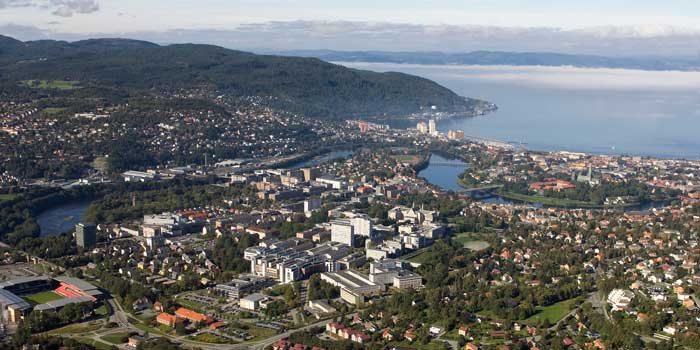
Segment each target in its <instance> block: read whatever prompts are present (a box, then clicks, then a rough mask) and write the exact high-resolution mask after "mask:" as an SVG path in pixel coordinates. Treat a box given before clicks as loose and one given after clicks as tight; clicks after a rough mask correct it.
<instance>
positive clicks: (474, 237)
mask: <svg viewBox="0 0 700 350" xmlns="http://www.w3.org/2000/svg"><path fill="white" fill-rule="evenodd" d="M485 235H486V234H485V233H476V232H462V233H459V234H456V235H454V236H453V237H452V239H453V240H455V241H456V242H459V243H461V244H462V245H463V246H464V248H467V249H471V250H476V251H480V250H484V249H486V248H488V247H489V242H486V241H485V240H484V236H485Z"/></svg>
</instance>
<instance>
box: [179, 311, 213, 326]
mask: <svg viewBox="0 0 700 350" xmlns="http://www.w3.org/2000/svg"><path fill="white" fill-rule="evenodd" d="M175 315H176V316H178V317H182V318H184V319H186V320H188V321H190V322H202V323H207V324H209V323H212V322H213V320H212V319H211V317H209V316H207V315H203V314H200V313H199V312H195V311H192V310H190V309H186V308H184V307H181V308H179V309H177V310H175Z"/></svg>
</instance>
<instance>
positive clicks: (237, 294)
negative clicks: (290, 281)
mask: <svg viewBox="0 0 700 350" xmlns="http://www.w3.org/2000/svg"><path fill="white" fill-rule="evenodd" d="M274 284H275V281H274V280H273V279H271V278H266V277H259V276H255V275H246V274H242V275H240V276H238V278H235V279H233V280H231V281H230V282H227V283H221V284H217V285H216V287H214V291H215V292H216V293H219V294H221V295H224V296H226V297H227V298H228V299H240V298H241V297H243V296H245V295H248V294H251V293H254V292H259V291H261V290H262V289H264V288H267V287H270V286H272V285H274Z"/></svg>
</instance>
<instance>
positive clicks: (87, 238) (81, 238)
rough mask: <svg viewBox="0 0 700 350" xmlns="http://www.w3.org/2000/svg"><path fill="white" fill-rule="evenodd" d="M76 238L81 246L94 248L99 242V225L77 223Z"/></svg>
mask: <svg viewBox="0 0 700 350" xmlns="http://www.w3.org/2000/svg"><path fill="white" fill-rule="evenodd" d="M75 240H76V242H77V244H78V246H79V247H83V248H93V247H94V246H95V244H96V243H97V226H95V225H91V224H84V223H79V224H77V225H75Z"/></svg>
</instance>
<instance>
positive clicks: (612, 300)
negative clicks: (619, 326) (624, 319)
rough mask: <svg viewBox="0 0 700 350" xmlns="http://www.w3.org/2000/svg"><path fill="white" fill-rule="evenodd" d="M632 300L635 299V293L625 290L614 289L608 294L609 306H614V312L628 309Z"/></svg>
mask: <svg viewBox="0 0 700 350" xmlns="http://www.w3.org/2000/svg"><path fill="white" fill-rule="evenodd" d="M632 299H634V292H632V291H629V290H625V289H613V290H612V291H611V292H610V294H608V304H610V305H611V306H612V311H622V310H625V309H627V307H628V306H629V304H630V303H631V302H632Z"/></svg>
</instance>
